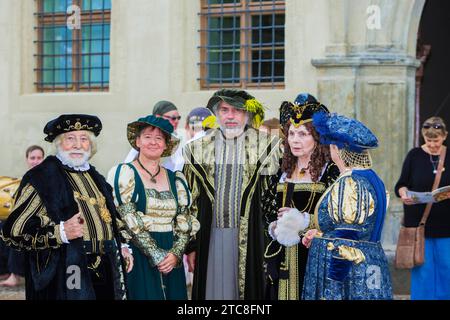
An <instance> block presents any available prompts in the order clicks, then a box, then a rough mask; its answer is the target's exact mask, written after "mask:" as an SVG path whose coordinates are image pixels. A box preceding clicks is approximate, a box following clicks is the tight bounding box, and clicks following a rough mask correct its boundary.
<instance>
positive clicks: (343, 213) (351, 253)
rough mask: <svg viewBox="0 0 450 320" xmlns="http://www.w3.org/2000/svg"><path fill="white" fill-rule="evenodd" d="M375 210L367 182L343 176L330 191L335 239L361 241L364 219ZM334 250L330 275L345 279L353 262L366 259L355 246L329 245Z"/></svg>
mask: <svg viewBox="0 0 450 320" xmlns="http://www.w3.org/2000/svg"><path fill="white" fill-rule="evenodd" d="M374 212H375V200H374V198H373V195H372V193H371V192H370V191H369V190H368V188H367V186H366V184H365V183H364V182H363V181H362V180H360V179H356V178H354V177H352V176H344V177H342V178H340V179H339V180H338V181H337V182H336V183H335V184H334V185H333V187H332V189H331V190H330V201H329V203H328V214H329V215H330V217H331V218H332V220H333V221H334V223H335V224H336V227H335V234H334V236H335V237H336V238H342V239H349V240H353V241H358V240H359V232H360V230H361V226H362V225H363V224H364V223H365V221H366V220H367V219H368V218H369V217H370V216H372V215H373V214H374ZM328 250H329V251H333V254H332V259H331V263H330V269H329V272H328V277H329V278H330V279H332V280H335V281H342V280H343V279H344V278H345V276H346V275H347V273H348V272H349V270H350V266H351V264H352V263H354V264H359V263H362V262H364V261H365V256H364V253H363V252H362V251H361V250H360V249H358V248H354V247H349V246H346V245H339V246H338V247H336V248H335V247H334V246H333V244H332V243H330V244H329V246H328Z"/></svg>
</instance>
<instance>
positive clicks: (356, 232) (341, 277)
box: [303, 113, 392, 300]
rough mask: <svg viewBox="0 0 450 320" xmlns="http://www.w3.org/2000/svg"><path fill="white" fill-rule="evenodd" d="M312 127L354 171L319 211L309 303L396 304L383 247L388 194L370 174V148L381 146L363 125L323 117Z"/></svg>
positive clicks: (329, 193)
mask: <svg viewBox="0 0 450 320" xmlns="http://www.w3.org/2000/svg"><path fill="white" fill-rule="evenodd" d="M313 124H314V126H315V128H316V130H317V131H318V132H319V133H320V137H321V142H322V143H324V144H334V145H336V146H337V147H338V148H339V156H340V158H341V159H342V160H343V161H344V163H345V165H346V167H348V168H349V171H347V172H343V173H342V174H341V176H340V177H339V178H338V179H337V180H336V182H335V183H334V184H333V185H332V186H331V187H330V188H329V189H328V190H327V191H326V192H325V193H324V195H323V196H322V198H321V199H320V200H319V203H318V205H317V207H316V214H315V220H316V227H317V229H318V230H319V233H318V235H317V236H316V237H315V238H314V239H313V240H312V244H311V247H310V250H309V257H308V263H307V267H306V275H305V283H304V289H303V298H304V299H325V300H344V299H349V300H372V299H392V285H391V278H390V273H389V267H388V262H387V259H386V255H385V254H384V251H383V248H382V246H381V243H380V238H381V231H382V227H383V223H384V217H385V213H386V209H387V196H386V189H385V187H384V184H383V182H382V181H381V179H380V178H379V177H378V176H377V174H376V173H375V172H374V171H373V170H372V169H370V168H371V159H370V155H369V153H368V150H367V149H369V148H375V147H376V146H378V140H377V138H376V137H375V136H374V135H373V133H372V132H371V131H370V130H369V129H368V128H367V127H365V126H364V125H363V124H362V123H361V122H359V121H357V120H354V119H349V118H346V117H344V116H340V115H337V114H332V115H326V114H323V113H318V114H316V115H314V116H313Z"/></svg>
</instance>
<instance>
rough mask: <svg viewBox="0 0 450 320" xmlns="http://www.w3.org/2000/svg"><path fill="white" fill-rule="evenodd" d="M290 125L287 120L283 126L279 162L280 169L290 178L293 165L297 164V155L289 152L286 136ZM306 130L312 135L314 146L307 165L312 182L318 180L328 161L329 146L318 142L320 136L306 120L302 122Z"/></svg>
mask: <svg viewBox="0 0 450 320" xmlns="http://www.w3.org/2000/svg"><path fill="white" fill-rule="evenodd" d="M290 126H291V123H290V122H287V123H286V124H285V125H284V126H283V145H284V154H283V160H282V163H281V169H282V170H283V172H286V173H287V177H288V178H291V177H292V174H293V173H294V170H295V167H296V165H297V157H296V156H294V155H293V154H292V152H291V148H290V147H289V143H288V137H289V127H290ZM304 126H305V127H306V130H308V132H309V133H310V134H311V135H312V136H313V138H314V142H315V144H316V147H315V148H314V150H313V153H312V154H311V159H310V160H309V163H308V167H309V173H310V174H311V179H312V181H313V182H317V181H319V178H320V174H321V173H322V169H323V166H324V165H325V164H326V163H327V162H328V161H330V159H331V157H330V148H329V146H326V145H321V144H320V136H319V134H318V133H317V131H316V130H315V129H314V126H313V125H312V123H311V122H307V123H305V124H304Z"/></svg>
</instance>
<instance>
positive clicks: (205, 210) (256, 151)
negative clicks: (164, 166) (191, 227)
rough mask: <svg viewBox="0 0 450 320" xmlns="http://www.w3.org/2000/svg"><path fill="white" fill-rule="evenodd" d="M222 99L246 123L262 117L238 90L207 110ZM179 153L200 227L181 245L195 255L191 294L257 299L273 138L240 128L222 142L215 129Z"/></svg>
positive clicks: (276, 154)
mask: <svg viewBox="0 0 450 320" xmlns="http://www.w3.org/2000/svg"><path fill="white" fill-rule="evenodd" d="M222 101H224V102H226V103H228V104H230V105H232V106H233V107H234V108H236V109H241V110H245V111H247V112H248V113H249V114H250V115H251V116H252V119H253V126H254V127H257V126H259V124H260V122H261V121H262V119H263V116H264V112H263V109H262V106H261V105H260V103H259V102H258V101H257V100H256V99H255V98H254V97H252V96H251V95H249V94H248V93H246V92H245V91H237V90H227V89H224V90H220V91H218V92H216V93H215V94H214V96H213V97H212V98H211V99H210V101H209V103H208V108H210V109H212V110H213V109H215V108H216V107H217V106H218V105H219V103H220V102H222ZM184 152H185V160H186V164H185V167H184V173H185V176H186V179H187V182H188V185H189V188H190V190H191V192H192V207H191V210H192V211H193V212H194V213H195V214H196V216H197V219H198V220H199V221H200V225H201V228H200V231H199V232H198V233H197V235H196V238H195V239H194V240H193V241H191V243H190V244H189V246H188V250H187V253H190V252H194V251H195V253H196V259H195V270H194V283H193V289H192V298H193V299H200V300H203V299H230V300H234V299H236V300H237V299H263V298H264V287H265V276H264V257H263V255H264V248H265V245H266V243H267V239H266V236H265V232H264V230H265V221H264V217H265V215H264V212H263V203H264V202H272V201H275V198H274V194H275V191H273V190H272V192H270V188H276V185H272V186H269V181H270V176H271V175H274V174H276V172H277V170H278V163H279V158H280V146H279V139H278V137H276V136H269V135H267V134H265V133H262V132H258V130H256V129H254V128H253V127H250V126H246V127H245V129H244V131H243V132H242V134H241V135H239V136H237V137H234V138H231V139H227V138H226V136H225V135H224V134H223V132H222V131H221V129H211V130H209V131H208V132H207V134H206V135H205V136H204V137H202V138H199V139H197V140H194V141H193V142H191V143H190V144H188V145H187V146H186V148H185V150H184Z"/></svg>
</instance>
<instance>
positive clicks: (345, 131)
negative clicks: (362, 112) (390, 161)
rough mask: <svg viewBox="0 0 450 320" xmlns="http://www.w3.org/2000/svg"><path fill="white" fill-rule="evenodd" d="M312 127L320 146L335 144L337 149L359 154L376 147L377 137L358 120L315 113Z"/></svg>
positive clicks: (337, 115)
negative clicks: (316, 133) (318, 138)
mask: <svg viewBox="0 0 450 320" xmlns="http://www.w3.org/2000/svg"><path fill="white" fill-rule="evenodd" d="M313 125H314V128H315V129H316V131H317V132H318V133H319V134H320V142H321V143H322V144H326V145H329V144H335V145H336V146H337V147H338V148H339V149H346V150H349V151H352V152H357V153H361V152H363V151H364V150H366V149H373V148H376V147H378V139H377V137H376V136H375V135H374V134H373V133H372V131H370V129H369V128H367V127H366V126H365V125H364V124H363V123H361V122H359V121H358V120H355V119H351V118H347V117H345V116H342V115H340V114H337V113H330V114H327V113H325V112H317V113H315V114H314V115H313Z"/></svg>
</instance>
